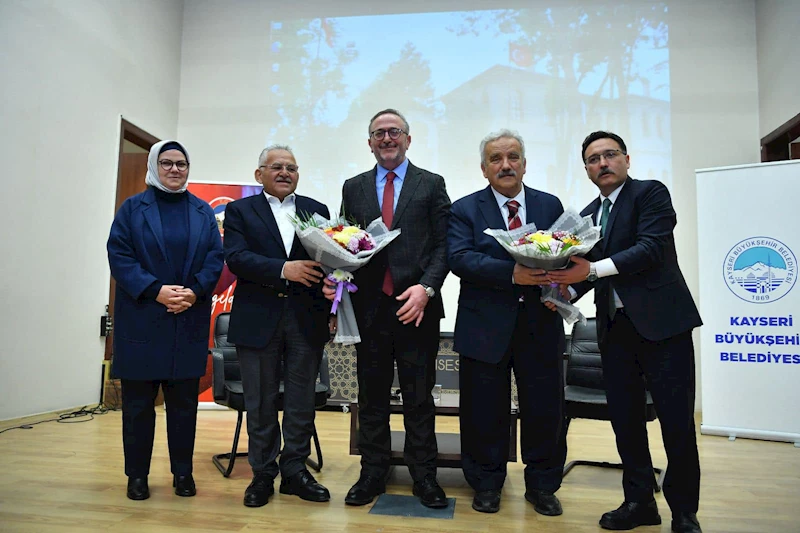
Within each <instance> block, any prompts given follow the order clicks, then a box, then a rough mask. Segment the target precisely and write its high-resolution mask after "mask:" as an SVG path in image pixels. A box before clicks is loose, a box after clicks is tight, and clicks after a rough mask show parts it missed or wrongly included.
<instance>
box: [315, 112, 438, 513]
mask: <svg viewBox="0 0 800 533" xmlns="http://www.w3.org/2000/svg"><path fill="white" fill-rule="evenodd" d="M367 133H368V135H369V137H368V139H367V144H368V145H369V148H370V150H371V151H372V153H373V155H374V156H375V159H376V161H377V163H378V164H377V165H376V166H375V167H374V168H372V169H371V170H368V171H367V172H364V173H362V174H359V175H358V176H355V177H353V178H351V179H349V180H347V181H346V182H345V184H344V187H343V188H342V212H343V213H344V214H345V215H346V216H348V217H350V218H353V219H355V220H356V221H357V222H358V223H359V224H360V225H361V227H367V225H368V224H369V223H370V222H372V221H373V220H375V219H376V218H379V217H382V218H383V221H384V222H385V223H386V225H387V226H389V227H390V228H391V229H400V230H401V233H400V236H399V237H398V238H397V239H395V240H394V241H393V242H392V243H391V244H390V245H389V246H387V247H386V249H385V250H384V251H382V252H381V253H379V254H378V255H376V256H375V257H373V258H372V260H371V261H370V262H369V264H367V265H366V266H364V267H362V268H360V269H359V270H358V271H356V273H355V283H356V285H358V292H355V293H353V295H352V301H353V308H354V310H355V313H356V320H357V321H358V328H359V332H360V334H361V343H359V344H357V345H356V352H357V358H358V362H357V371H358V403H359V406H358V422H359V433H358V443H359V444H358V446H359V451H360V452H361V476H360V477H359V479H358V481H357V482H356V484H355V485H353V487H352V488H351V489H350V491H349V492H348V493H347V497H346V498H345V503H347V504H349V505H366V504H367V503H369V502H371V501H372V500H373V499H374V498H375V497H376V496H377V495H379V494H382V493H383V492H385V490H386V477H387V475H388V472H389V461H390V458H391V434H390V431H389V395H390V389H391V386H392V381H393V378H394V363H395V362H396V363H397V373H398V378H399V381H400V389H401V391H402V396H403V418H404V424H405V430H406V440H405V450H404V459H405V463H406V464H407V465H408V468H409V472H410V473H411V477H412V478H413V480H414V486H413V494H414V495H415V496H417V497H419V499H420V501H421V502H422V504H423V505H425V506H427V507H432V508H441V507H446V506H447V498H446V497H445V493H444V491H443V490H442V488H441V487H440V486H439V484H438V482H437V480H436V466H435V464H434V461H435V459H436V456H437V454H438V450H437V445H436V437H435V434H434V429H435V411H434V409H435V406H434V403H433V397H432V396H431V390H432V389H433V386H434V382H435V377H436V369H435V361H436V355H437V353H438V351H439V321H440V320H441V318H442V317H443V316H444V307H443V305H442V299H441V296H440V294H439V291H440V289H441V287H442V283H444V278H445V276H447V272H448V269H447V258H446V256H445V246H446V244H445V236H446V233H447V217H448V213H449V211H450V198H449V197H448V196H447V190H446V189H445V184H444V178H442V176H439V175H437V174H433V173H432V172H428V171H427V170H423V169H421V168H419V167H416V166H415V165H413V164H411V162H409V160H408V159H407V158H406V150H408V148H409V146H410V145H411V134H410V129H409V125H408V122H407V121H406V119H405V118H404V117H403V115H401V114H400V112H399V111H397V110H395V109H385V110H383V111H380V112H378V113H376V114H375V116H373V117H372V119H371V120H370V122H369V129H368V132H367ZM326 294H327V295H328V296H329V298H332V297H333V290H332V289H331V288H330V287H326Z"/></svg>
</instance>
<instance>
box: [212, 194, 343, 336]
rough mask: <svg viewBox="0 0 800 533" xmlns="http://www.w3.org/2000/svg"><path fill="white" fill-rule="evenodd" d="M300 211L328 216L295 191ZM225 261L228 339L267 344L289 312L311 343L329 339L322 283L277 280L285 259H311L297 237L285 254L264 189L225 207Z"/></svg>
mask: <svg viewBox="0 0 800 533" xmlns="http://www.w3.org/2000/svg"><path fill="white" fill-rule="evenodd" d="M295 205H296V208H297V212H298V213H309V214H313V213H319V214H320V215H322V216H324V217H325V218H330V214H329V213H328V208H327V207H325V206H324V205H323V204H321V203H319V202H317V201H316V200H313V199H311V198H308V197H306V196H300V195H295ZM224 228H225V241H224V248H225V260H226V262H227V264H228V268H229V269H230V271H231V272H233V273H234V274H235V275H236V276H237V277H238V281H237V282H236V292H235V293H234V300H233V307H232V309H231V321H230V326H229V329H228V341H229V342H232V343H234V344H239V345H243V346H249V347H253V348H263V347H265V346H266V345H267V344H268V343H269V341H270V339H272V336H273V335H274V334H275V332H276V330H277V327H278V323H279V321H280V318H281V316H282V315H283V313H284V312H287V311H289V310H291V311H293V312H294V314H295V316H296V317H297V321H298V322H299V323H300V327H301V329H302V331H304V332H306V333H307V334H308V336H309V340H310V342H311V344H312V346H315V347H319V348H321V347H322V345H324V344H325V343H326V342H327V341H328V339H329V338H330V335H329V332H328V313H330V308H331V304H330V302H329V301H328V300H326V299H325V297H324V296H323V294H322V282H320V283H317V284H313V285H312V286H311V287H306V286H305V285H303V284H302V283H297V282H294V281H289V282H287V280H285V279H281V270H282V269H283V265H284V263H286V261H295V260H301V259H311V258H310V257H309V255H308V253H307V252H306V251H305V249H304V248H303V246H302V244H300V240H299V239H297V238H295V239H294V243H293V244H292V249H291V253H290V254H289V256H288V257H287V256H286V248H285V247H284V245H283V239H282V238H281V233H280V230H279V229H278V223H277V222H276V221H275V216H274V215H273V214H272V209H271V208H270V206H269V202H268V201H267V198H266V196H264V193H263V192H261V193H259V194H257V195H255V196H250V197H247V198H242V199H241V200H236V201H235V202H231V203H229V204H228V205H227V206H225V224H224Z"/></svg>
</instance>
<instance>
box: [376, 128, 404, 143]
mask: <svg viewBox="0 0 800 533" xmlns="http://www.w3.org/2000/svg"><path fill="white" fill-rule="evenodd" d="M387 133H388V134H389V138H390V139H391V140H393V141H396V140H397V139H398V138H399V137H400V134H401V133H408V132H407V131H403V130H401V129H400V128H389V129H388V130H375V131H371V132H369V136H370V137H372V138H373V139H375V140H376V141H382V140H383V138H384V137H386V134H387Z"/></svg>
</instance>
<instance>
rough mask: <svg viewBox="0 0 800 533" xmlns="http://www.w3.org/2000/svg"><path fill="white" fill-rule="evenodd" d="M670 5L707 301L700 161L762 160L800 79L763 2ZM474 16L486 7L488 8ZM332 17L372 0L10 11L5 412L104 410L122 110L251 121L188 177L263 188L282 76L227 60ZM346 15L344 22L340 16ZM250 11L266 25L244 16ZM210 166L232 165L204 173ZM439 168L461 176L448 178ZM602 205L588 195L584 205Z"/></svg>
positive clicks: (682, 140) (682, 180)
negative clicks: (304, 23) (253, 100)
mask: <svg viewBox="0 0 800 533" xmlns="http://www.w3.org/2000/svg"><path fill="white" fill-rule="evenodd" d="M440 2H441V3H439V4H436V2H433V3H431V2H430V1H417V0H415V1H410V2H407V3H404V4H403V5H402V6H400V7H399V8H398V9H402V10H404V11H406V12H413V11H415V10H419V11H431V10H435V9H437V5H438V6H441V8H442V9H445V10H447V9H453V6H452V5H451V4H449V3H447V2H445V1H444V0H440ZM586 2H587V3H590V0H586ZM516 3H517V4H519V5H527V2H522V1H520V2H516ZM574 3H576V2H573V4H574ZM762 3H763V2H761V1H759V3H758V6H759V8H758V9H759V10H758V14H759V24H758V27H759V37H758V38H759V44H761V43H762V41H763V40H764V38H766V37H764V33H765V32H766V33H767V37H769V38H780V39H790V35H792V34H793V32H792V31H790V30H791V28H789V29H786V27H785V26H781V27H780V28H776V29H773V27H774V26H775V25H777V24H788V23H789V22H790V18H791V16H794V17H795V19H796V18H797V17H796V16H797V8H796V7H793V6H794V3H793V2H789V1H786V2H766V3H765V4H766V7H764V8H763V9H762ZM465 4H470V2H467V1H465V2H463V3H460V4H459V5H458V7H457V8H458V9H467V7H466V5H465ZM773 4H774V6H773ZM559 5H560V4H559ZM667 5H668V8H669V20H670V22H669V24H670V43H669V46H670V84H671V103H670V106H671V114H672V115H671V136H672V137H671V143H672V154H673V157H672V159H673V162H672V174H673V176H672V180H671V181H672V186H671V190H672V193H673V200H674V203H675V208H676V210H677V212H678V220H679V224H678V228H677V230H676V236H677V238H678V252H679V254H680V258H681V265H682V268H683V270H684V273H685V275H686V277H687V280H688V282H689V285H690V287H691V288H692V290H693V291H694V293H695V294H697V284H698V281H697V279H698V272H699V270H698V269H699V267H698V264H697V252H696V250H697V245H698V237H697V235H696V218H697V217H696V198H695V186H694V181H693V180H694V169H695V168H704V167H713V166H721V165H733V164H742V163H751V162H756V161H758V158H759V151H758V148H759V147H758V140H759V137H760V134H761V135H763V134H764V133H766V132H767V131H768V130H771V128H774V127H775V126H777V125H779V124H780V123H782V122H783V121H784V120H785V118H784V115H786V113H785V112H784V111H782V110H780V111H778V110H776V111H774V112H773V111H771V107H770V109H769V110H768V109H766V107H769V106H772V105H773V104H775V105H778V104H777V103H774V102H772V98H771V97H769V98H768V97H766V96H765V94H766V93H765V90H764V89H765V87H766V88H767V89H770V90H772V89H777V88H776V87H775V86H774V85H775V84H774V80H775V77H776V76H779V75H781V74H783V75H784V76H789V79H788V81H785V82H784V81H782V82H781V83H780V84H779V85H780V87H781V88H782V89H781V90H782V91H783V92H784V93H785V92H787V91H788V90H789V88H790V87H791V86H792V85H795V86H796V85H797V84H796V81H797V76H798V74H797V71H798V69H797V68H795V69H794V70H793V71H792V69H786V70H789V72H788V73H787V72H784V71H782V70H780V68H779V67H777V66H776V67H774V68H771V69H770V70H768V71H766V73H763V74H762V72H761V71H760V70H759V66H758V65H757V62H756V59H757V57H758V59H761V57H762V56H763V55H764V54H767V55H768V56H770V57H771V55H775V56H777V55H783V52H781V51H779V50H777V49H776V46H779V45H775V44H773V43H772V41H769V42H767V43H766V44H763V50H760V51H759V52H758V55H757V50H756V3H755V1H754V0H697V1H690V0H677V1H674V2H668V3H667ZM370 6H371V7H370V8H369V9H370V10H373V8H374V7H375V6H374V5H373V4H371V5H370ZM472 6H473V8H475V9H479V8H483V9H485V8H486V4H485V3H483V2H478V1H475V2H472ZM395 7H396V6H385V7H383V8H382V9H394V8H395ZM497 7H505V4H504V5H503V6H500V5H499V4H497ZM321 9H324V10H325V13H324V14H325V15H326V16H336V15H342V14H350V15H353V14H358V13H359V12H362V13H363V12H364V11H363V10H364V9H365V8H364V4H363V3H361V2H357V1H355V0H349V1H347V2H337V3H336V4H334V3H331V2H328V1H324V0H311V1H308V2H300V3H294V4H286V3H279V2H256V1H254V0H252V1H251V0H247V1H245V0H241V1H239V2H236V3H225V4H224V5H223V4H220V3H218V2H213V1H206V0H193V1H191V2H187V3H186V10H185V11H184V10H183V2H182V1H181V0H172V1H169V2H165V1H158V0H146V1H140V2H125V1H123V0H107V1H101V0H96V1H90V0H72V1H71V2H59V1H56V0H52V1H45V0H28V1H16V0H3V1H2V2H0V72H2V76H3V82H2V84H0V124H3V128H2V132H0V160H1V161H3V163H4V168H3V173H2V176H3V177H2V179H3V184H4V186H5V188H6V190H7V191H8V192H7V194H6V197H7V198H8V200H7V201H6V202H5V204H6V205H4V208H5V209H4V214H5V217H4V219H5V224H3V225H2V229H0V245H1V246H2V249H3V251H4V252H5V253H4V254H3V258H4V259H3V260H2V262H0V294H2V295H3V297H4V299H5V303H4V312H3V314H2V320H0V324H2V326H0V328H2V329H0V334H2V336H3V339H4V346H3V349H2V352H0V390H1V391H2V393H0V419H7V418H13V417H18V416H24V415H28V414H33V413H38V412H44V411H49V410H53V409H63V408H68V407H74V406H79V405H83V404H92V403H95V402H96V401H97V399H98V397H99V384H100V363H101V360H102V353H103V340H102V339H101V338H99V337H98V330H99V316H100V314H101V313H102V312H103V309H104V305H105V303H106V301H107V292H108V279H109V272H108V267H107V262H106V255H105V241H106V238H107V234H108V228H109V226H110V223H111V220H112V218H113V205H114V193H115V187H116V175H117V173H116V162H117V151H118V146H119V139H118V132H119V115H123V116H125V117H126V118H127V119H128V120H130V121H132V122H133V123H135V124H137V125H138V126H140V127H142V128H143V129H145V130H148V131H149V132H150V133H152V134H154V135H156V136H158V137H161V138H168V137H173V136H175V134H176V132H178V131H179V132H180V136H181V139H182V140H184V141H187V139H191V140H192V142H191V143H190V146H192V145H194V141H197V142H199V143H200V145H205V144H207V143H208V139H209V136H210V135H212V134H214V132H215V131H218V130H219V129H220V128H223V129H224V128H229V127H231V126H233V125H236V124H239V125H247V124H248V123H249V124H250V125H251V126H250V130H249V133H247V134H246V135H242V136H234V137H231V138H228V139H225V140H224V142H221V143H218V144H215V145H213V146H214V148H213V149H209V150H200V151H195V152H193V163H195V165H194V167H195V169H196V171H195V174H197V175H194V176H193V178H194V179H213V180H215V181H230V182H241V181H243V180H245V181H247V180H250V179H251V176H252V172H253V167H254V166H255V158H256V156H257V154H258V151H259V150H260V148H261V147H262V145H263V142H264V139H265V138H266V133H265V132H264V131H262V128H260V125H259V124H257V123H254V122H253V121H252V118H253V114H252V113H253V109H252V108H249V107H247V106H243V105H240V104H241V102H242V101H243V98H242V97H243V96H247V95H248V94H250V93H252V92H255V91H257V90H258V89H259V85H261V84H264V83H269V82H270V76H271V73H270V72H268V71H253V70H248V68H247V67H248V66H249V65H248V62H252V60H253V57H252V56H247V55H241V54H240V53H231V51H232V50H237V51H238V50H240V45H241V43H242V42H243V41H244V40H246V39H248V36H249V35H252V34H253V32H266V31H267V30H268V28H267V27H266V24H267V21H268V20H269V16H268V15H269V14H270V13H273V12H280V13H281V18H282V19H284V20H285V19H287V18H290V17H291V16H292V15H295V16H299V17H302V16H306V17H308V16H319V15H320V10H321ZM334 9H336V10H338V9H347V10H348V12H347V13H341V12H337V13H332V12H331V11H332V10H334ZM775 9H778V11H777V12H775ZM370 12H372V11H370ZM254 13H255V14H257V15H258V16H249V15H252V14H254ZM767 15H768V16H767ZM762 26H765V27H766V29H765V30H764V31H762V29H761V28H762ZM794 27H796V25H795V26H792V28H794ZM209 30H214V31H209ZM781 42H783V41H781ZM182 51H183V60H182V57H181V52H182ZM253 53H258V52H253ZM786 55H787V57H788V55H789V54H788V53H787V54H786ZM770 61H771V59H770V58H769V57H768V58H767V62H770ZM209 66H211V67H213V68H208V67H209ZM761 70H763V69H761ZM243 73H244V74H243ZM289 74H290V73H284V75H289ZM759 75H763V76H768V78H765V79H762V80H761V95H760V96H759V91H758V89H759V87H758V83H759V81H758V80H759V78H758V76H759ZM179 76H180V78H179ZM240 78H241V79H240ZM792 80H794V81H792ZM220 84H222V85H225V86H226V87H227V88H228V89H227V94H225V93H222V94H221V95H220V93H219V91H218V87H219V86H220ZM206 86H207V87H209V88H213V89H214V91H213V93H210V92H208V91H206V90H205V87H206ZM189 87H191V91H189V90H187V88H189ZM261 87H262V88H263V85H262V86H261ZM179 88H180V89H181V91H182V92H180V97H179ZM759 98H761V107H762V109H761V116H762V121H761V131H759ZM179 99H180V118H179V117H178V113H179V105H178V104H179ZM221 108H224V109H221ZM790 114H791V115H792V116H793V114H792V113H790ZM772 115H774V117H775V118H773V116H772ZM765 120H766V126H765ZM772 122H774V124H773V123H772ZM602 126H603V125H602V124H598V127H602ZM512 127H513V124H512ZM765 128H766V129H765ZM361 129H363V128H361ZM362 133H363V132H362ZM480 133H481V134H482V133H483V132H480ZM359 139H360V140H359V141H358V142H359V143H360V144H361V146H360V147H359V148H360V149H362V151H361V152H359V153H360V154H361V156H362V157H361V159H360V161H361V162H362V163H363V168H368V167H369V166H371V165H372V164H374V161H373V160H372V158H371V156H370V154H369V153H368V151H367V148H366V143H364V142H363V139H362V138H359ZM626 140H627V141H628V144H629V145H630V148H631V160H632V175H634V176H637V173H636V170H637V167H636V161H637V139H636V138H635V136H634V137H628V138H627V139H626ZM187 142H188V141H187ZM337 142H339V143H341V142H342V140H341V139H328V138H321V139H319V145H318V146H298V147H296V148H297V149H298V151H299V152H300V157H299V161H300V162H301V165H302V164H303V163H302V161H303V160H304V158H305V157H306V156H307V154H310V153H313V152H314V151H315V150H317V149H318V148H319V147H321V146H322V145H330V144H335V143H337ZM422 146H423V138H422V137H419V138H415V146H414V147H413V148H412V150H411V151H410V152H409V155H410V156H411V158H412V159H414V157H415V156H414V154H415V153H417V154H419V153H420V148H421V147H422ZM415 149H416V150H417V152H415V151H414V150H415ZM576 153H577V146H576ZM640 153H641V148H640ZM464 154H465V156H464V157H466V158H474V159H475V165H474V166H475V174H474V175H471V176H469V179H474V180H475V188H476V189H477V188H479V187H482V186H484V181H482V178H480V175H479V174H478V173H477V172H478V161H477V144H475V146H472V144H470V145H469V146H465V149H464ZM417 157H419V156H417ZM529 157H530V156H529ZM201 163H202V164H201ZM423 166H425V165H424V164H423ZM203 167H205V168H212V169H228V172H223V171H215V172H211V173H207V175H202V174H203V172H202V171H199V170H200V169H201V168H203ZM360 168H361V167H359V169H360ZM529 168H530V162H529ZM439 170H440V171H441V172H442V173H443V174H444V175H445V176H446V177H448V176H449V174H448V173H447V171H446V169H439ZM198 171H199V173H198ZM638 176H640V177H646V176H641V174H639V175H638ZM448 179H456V177H455V176H450V177H448ZM576 179H586V178H585V176H582V175H578V176H576ZM535 180H536V177H535V174H532V173H531V172H529V175H528V176H526V181H529V182H530V183H531V185H533V186H537V185H539V184H537V183H536V181H535ZM554 192H556V193H558V191H557V190H556V191H554ZM338 195H339V191H338V190H337V191H334V192H333V193H331V195H330V196H331V197H332V198H331V197H328V198H327V200H328V201H329V203H331V204H332V205H336V203H337V201H336V200H334V199H335V198H338ZM590 199H591V197H590V196H589V195H587V197H586V198H583V199H582V200H584V201H585V202H588V201H589V200H590ZM585 202H584V203H585ZM454 286H455V285H453V284H451V287H454ZM456 296H457V294H456V291H455V290H450V291H449V292H448V293H447V294H445V299H446V303H447V307H448V315H449V316H448V319H446V320H445V321H444V322H443V324H442V329H443V330H452V326H453V320H454V318H455V312H454V310H455V301H456Z"/></svg>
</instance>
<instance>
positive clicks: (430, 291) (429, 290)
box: [420, 283, 436, 298]
mask: <svg viewBox="0 0 800 533" xmlns="http://www.w3.org/2000/svg"><path fill="white" fill-rule="evenodd" d="M420 285H422V288H423V289H425V294H427V295H428V298H433V297H434V296H436V289H434V288H433V287H430V286H428V285H425V284H424V283H420Z"/></svg>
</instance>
